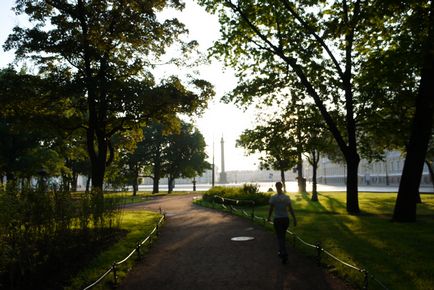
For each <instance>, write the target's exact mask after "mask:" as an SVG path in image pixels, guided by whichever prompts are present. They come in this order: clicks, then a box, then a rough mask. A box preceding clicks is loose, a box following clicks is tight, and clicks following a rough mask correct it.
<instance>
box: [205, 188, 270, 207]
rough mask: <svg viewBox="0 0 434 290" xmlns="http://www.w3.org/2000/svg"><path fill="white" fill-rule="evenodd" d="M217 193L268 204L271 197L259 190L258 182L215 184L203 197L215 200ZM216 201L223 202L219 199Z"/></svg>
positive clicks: (225, 196)
mask: <svg viewBox="0 0 434 290" xmlns="http://www.w3.org/2000/svg"><path fill="white" fill-rule="evenodd" d="M215 195H218V196H220V197H223V198H230V199H236V200H241V201H247V200H252V201H254V202H255V205H266V204H268V200H269V199H270V196H269V195H268V194H266V193H262V192H259V187H258V185H256V184H244V185H243V187H225V186H215V187H213V188H211V189H209V190H208V191H207V192H206V193H205V194H204V195H203V199H204V200H207V201H213V199H214V196H215ZM214 201H215V202H221V201H219V200H217V199H215V200H214Z"/></svg>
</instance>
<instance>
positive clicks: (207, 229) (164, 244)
mask: <svg viewBox="0 0 434 290" xmlns="http://www.w3.org/2000/svg"><path fill="white" fill-rule="evenodd" d="M192 198H193V195H186V196H173V197H160V198H155V199H154V200H152V201H148V202H146V203H144V204H139V205H134V206H131V207H129V209H134V210H137V209H146V210H152V211H158V209H159V208H160V207H161V208H162V209H163V210H164V211H165V212H166V213H167V220H166V223H165V225H164V226H163V228H162V230H161V233H160V237H159V239H158V240H157V241H156V242H155V243H154V244H153V246H152V250H151V251H150V252H149V253H148V254H147V255H146V256H145V258H144V259H143V260H142V261H141V262H140V263H139V264H137V265H136V266H135V267H134V269H133V270H131V272H130V273H129V274H128V275H127V277H126V278H125V279H124V280H123V282H122V284H121V285H120V289H124V290H133V289H152V290H153V289H155V290H157V289H158V290H164V289H172V290H173V289H183V290H184V289H185V290H195V289H198V290H199V289H200V290H208V289H216V290H217V289H218V290H223V289H224V290H235V289H237V290H240V289H258V290H259V289H260V290H266V289H294V290H297V289H309V290H312V289H352V288H351V287H349V286H348V285H346V284H345V283H344V282H342V281H341V280H339V279H337V278H335V277H333V276H331V275H330V274H329V273H327V272H325V271H324V270H323V269H321V268H320V267H317V266H316V265H315V263H314V262H313V261H311V260H310V259H307V258H306V257H303V256H301V255H299V254H297V253H295V252H294V251H293V250H292V248H291V247H290V246H289V247H288V249H289V259H288V264H286V265H282V263H281V262H280V259H279V258H278V257H277V243H276V240H275V236H274V234H273V233H271V232H269V231H266V230H264V229H263V228H261V227H260V226H258V225H255V224H253V223H252V222H250V221H249V220H247V219H243V218H240V217H236V216H232V215H229V214H226V213H222V212H218V211H214V210H212V209H206V208H202V207H200V206H196V205H193V204H192ZM299 226H303V225H299ZM235 236H252V237H254V238H255V239H254V240H253V241H248V242H233V241H231V238H232V237H235Z"/></svg>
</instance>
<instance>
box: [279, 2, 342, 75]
mask: <svg viewBox="0 0 434 290" xmlns="http://www.w3.org/2000/svg"><path fill="white" fill-rule="evenodd" d="M282 2H283V5H284V6H285V8H286V9H287V10H288V11H289V13H291V15H292V16H293V17H294V18H295V19H297V20H298V22H300V24H301V25H302V26H303V27H304V28H305V29H306V31H307V32H308V33H309V34H311V35H312V36H313V37H314V38H315V39H316V41H318V43H319V44H320V45H321V46H322V47H323V48H324V50H325V51H326V52H327V54H328V55H329V57H330V59H331V60H332V62H333V64H334V65H335V68H336V70H337V72H338V74H339V77H340V78H341V79H343V78H344V73H343V71H342V69H341V67H340V65H339V62H338V61H337V59H336V57H335V56H334V54H333V53H332V52H331V50H330V48H329V47H328V45H327V44H326V43H325V42H324V39H322V37H321V36H319V35H318V34H317V33H316V32H315V31H314V29H313V28H312V27H310V26H309V24H308V23H307V22H306V21H304V20H303V18H301V16H300V15H299V14H298V13H297V12H296V11H295V10H294V9H293V8H292V7H291V4H290V3H289V2H288V0H282Z"/></svg>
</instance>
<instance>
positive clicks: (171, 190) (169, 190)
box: [167, 176, 175, 193]
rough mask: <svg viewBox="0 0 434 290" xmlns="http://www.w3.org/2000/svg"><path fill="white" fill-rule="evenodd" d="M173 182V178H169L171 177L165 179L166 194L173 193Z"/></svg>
mask: <svg viewBox="0 0 434 290" xmlns="http://www.w3.org/2000/svg"><path fill="white" fill-rule="evenodd" d="M174 181H175V178H173V177H171V176H169V177H168V178H167V182H168V183H167V191H168V193H172V192H173V188H174V186H173V182H174Z"/></svg>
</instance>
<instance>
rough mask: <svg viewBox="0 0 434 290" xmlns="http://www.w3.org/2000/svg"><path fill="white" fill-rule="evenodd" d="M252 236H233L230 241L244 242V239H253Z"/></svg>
mask: <svg viewBox="0 0 434 290" xmlns="http://www.w3.org/2000/svg"><path fill="white" fill-rule="evenodd" d="M254 239H255V238H254V237H233V238H231V241H234V242H246V241H251V240H254Z"/></svg>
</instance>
